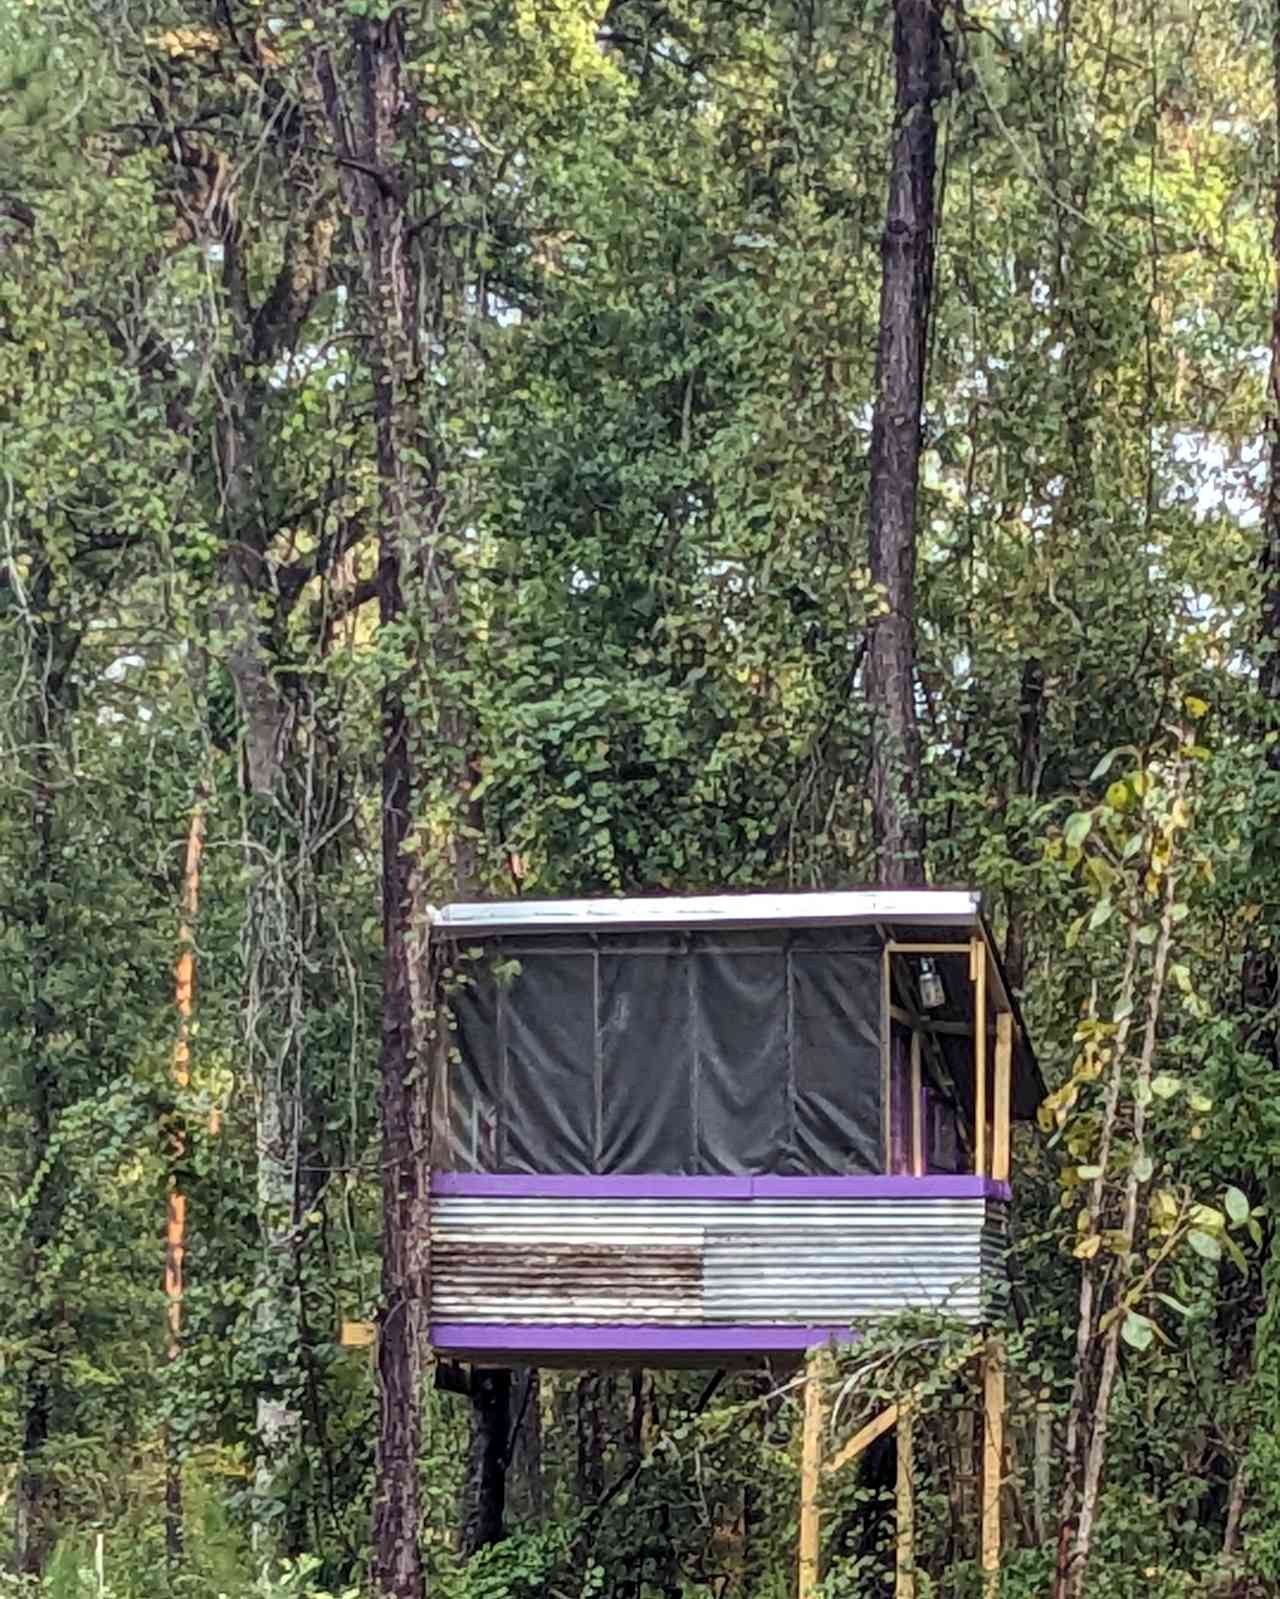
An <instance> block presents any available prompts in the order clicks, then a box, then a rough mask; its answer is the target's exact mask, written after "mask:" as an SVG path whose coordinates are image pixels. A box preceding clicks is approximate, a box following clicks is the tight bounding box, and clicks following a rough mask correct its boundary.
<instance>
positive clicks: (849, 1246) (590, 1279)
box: [432, 1197, 1004, 1326]
mask: <svg viewBox="0 0 1280 1599" xmlns="http://www.w3.org/2000/svg"><path fill="white" fill-rule="evenodd" d="M1001 1211H1002V1207H1001V1206H999V1205H996V1204H991V1205H989V1204H988V1202H986V1201H984V1200H982V1199H955V1200H943V1199H938V1200H890V1199H874V1200H873V1199H799V1198H797V1199H794V1200H787V1201H780V1200H768V1199H763V1200H750V1201H746V1202H743V1201H726V1200H713V1199H702V1200H680V1199H671V1200H647V1199H635V1200H632V1199H600V1200H597V1199H546V1198H510V1199H497V1198H484V1199H482V1198H455V1197H445V1198H440V1199H438V1200H436V1201H435V1202H434V1204H433V1207H432V1253H433V1263H432V1265H433V1270H432V1284H433V1286H432V1315H433V1317H434V1318H435V1319H436V1320H440V1321H470V1322H486V1321H488V1322H533V1323H539V1322H541V1323H548V1322H566V1323H574V1322H579V1323H599V1322H632V1323H658V1324H670V1325H677V1326H680V1325H684V1326H687V1325H696V1324H708V1323H709V1324H729V1323H735V1322H736V1323H754V1322H783V1323H786V1322H795V1323H804V1324H809V1323H814V1324H817V1323H824V1324H838V1323H840V1322H846V1321H853V1320H860V1319H863V1318H865V1317H869V1316H876V1315H887V1314H892V1313H893V1312H896V1311H900V1310H903V1309H907V1308H926V1307H932V1308H935V1309H938V1310H943V1311H946V1312H947V1313H949V1314H952V1315H956V1316H959V1317H962V1318H964V1319H966V1320H977V1319H978V1317H979V1314H980V1310H981V1306H982V1303H983V1300H984V1297H985V1296H986V1295H987V1294H989V1292H990V1290H991V1288H992V1286H993V1284H994V1283H995V1282H996V1281H997V1280H998V1279H999V1278H1000V1277H1002V1276H1003V1271H1004V1266H1003V1253H1004V1228H1003V1218H1002V1215H1001V1214H1000V1213H1001Z"/></svg>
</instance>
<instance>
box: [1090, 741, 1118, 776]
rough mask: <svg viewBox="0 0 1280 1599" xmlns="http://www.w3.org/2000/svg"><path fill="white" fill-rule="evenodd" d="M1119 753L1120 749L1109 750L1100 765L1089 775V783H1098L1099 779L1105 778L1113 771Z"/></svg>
mask: <svg viewBox="0 0 1280 1599" xmlns="http://www.w3.org/2000/svg"><path fill="white" fill-rule="evenodd" d="M1119 753H1120V750H1119V749H1118V748H1116V749H1113V750H1108V751H1107V753H1106V754H1105V755H1104V756H1103V757H1102V759H1101V760H1100V761H1099V762H1098V764H1097V765H1096V766H1095V767H1094V769H1093V770H1092V771H1091V772H1090V773H1089V781H1090V782H1091V783H1096V782H1097V781H1098V779H1099V778H1101V777H1105V776H1106V775H1107V773H1108V772H1109V771H1110V770H1111V768H1112V766H1114V765H1115V759H1116V756H1117V755H1119Z"/></svg>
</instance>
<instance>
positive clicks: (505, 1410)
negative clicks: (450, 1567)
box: [459, 1367, 511, 1556]
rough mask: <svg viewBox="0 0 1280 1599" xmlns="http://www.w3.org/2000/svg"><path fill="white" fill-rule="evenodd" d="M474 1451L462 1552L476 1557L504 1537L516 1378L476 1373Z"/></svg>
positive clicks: (505, 1373)
mask: <svg viewBox="0 0 1280 1599" xmlns="http://www.w3.org/2000/svg"><path fill="white" fill-rule="evenodd" d="M471 1413H472V1422H471V1449H470V1461H469V1466H468V1472H467V1487H466V1492H465V1495H464V1502H463V1514H462V1529H461V1536H460V1538H459V1552H460V1553H461V1554H462V1555H464V1556H471V1555H473V1554H475V1553H476V1551H477V1550H478V1549H484V1548H486V1547H487V1546H488V1545H489V1544H494V1543H497V1542H498V1541H499V1539H501V1537H502V1536H503V1530H504V1522H505V1517H506V1498H507V1452H508V1450H509V1448H510V1439H511V1373H510V1372H509V1371H500V1370H492V1369H489V1368H486V1367H477V1368H475V1369H474V1370H473V1371H472V1373H471Z"/></svg>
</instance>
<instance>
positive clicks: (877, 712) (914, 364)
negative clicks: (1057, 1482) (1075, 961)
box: [867, 0, 942, 883]
mask: <svg viewBox="0 0 1280 1599" xmlns="http://www.w3.org/2000/svg"><path fill="white" fill-rule="evenodd" d="M893 53H894V61H895V66H896V73H897V91H896V98H895V112H894V137H893V150H892V156H891V162H890V171H889V197H888V205H887V211H886V217H885V228H884V234H883V237H882V240H881V247H880V253H881V263H882V273H881V280H880V337H879V344H878V347H877V351H876V403H875V413H874V416H873V419H872V426H871V491H870V498H871V580H872V583H873V584H875V585H877V586H878V588H879V589H880V591H881V592H880V596H879V598H880V600H881V608H880V611H879V614H877V615H876V616H875V617H874V618H873V620H872V623H871V626H870V630H869V636H868V642H867V699H868V703H869V706H870V710H871V716H872V728H873V732H872V757H871V804H872V821H873V825H874V829H875V838H876V846H877V850H878V854H879V864H880V875H881V878H882V880H883V881H884V882H886V883H922V882H923V881H924V821H923V815H922V812H921V804H920V801H921V793H920V785H921V755H920V730H919V726H918V724H917V720H916V680H915V571H916V533H915V522H916V493H917V487H918V483H919V476H920V449H921V436H922V414H923V407H924V369H925V356H926V351H927V348H928V336H929V304H930V299H931V296H932V292H933V252H934V172H935V165H936V151H937V127H936V124H935V121H934V105H935V102H936V101H937V99H938V97H939V93H940V71H941V59H942V13H941V5H940V0H895V3H894V28H893Z"/></svg>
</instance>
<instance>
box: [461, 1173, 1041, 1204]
mask: <svg viewBox="0 0 1280 1599" xmlns="http://www.w3.org/2000/svg"><path fill="white" fill-rule="evenodd" d="M431 1192H432V1193H433V1194H436V1195H439V1196H445V1195H450V1196H456V1197H459V1198H467V1199H1004V1200H1008V1199H1010V1198H1011V1197H1012V1194H1011V1191H1010V1188H1009V1184H1008V1183H1004V1182H997V1181H996V1180H995V1178H993V1177H969V1176H960V1177H951V1176H935V1177H671V1176H656V1175H655V1176H641V1175H636V1176H615V1177H566V1176H526V1175H524V1174H523V1173H514V1172H464V1171H459V1172H451V1171H438V1172H435V1173H433V1175H432V1178H431Z"/></svg>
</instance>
